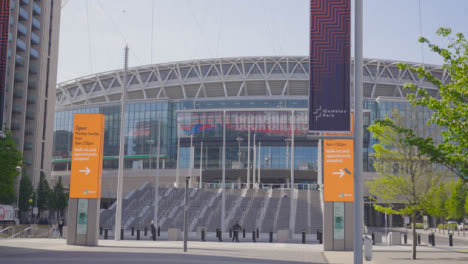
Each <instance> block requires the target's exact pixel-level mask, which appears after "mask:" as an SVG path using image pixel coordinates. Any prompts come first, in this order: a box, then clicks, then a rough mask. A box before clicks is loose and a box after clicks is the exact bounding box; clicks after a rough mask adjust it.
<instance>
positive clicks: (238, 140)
mask: <svg viewBox="0 0 468 264" xmlns="http://www.w3.org/2000/svg"><path fill="white" fill-rule="evenodd" d="M236 140H237V143H239V152H237V155H238V158H239V166H240V162H241V151H240V146H241V142H242V140H244V139H243V138H242V137H240V136H239V137H237V138H236Z"/></svg>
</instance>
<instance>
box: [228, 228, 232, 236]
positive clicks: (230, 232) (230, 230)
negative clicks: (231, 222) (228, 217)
mask: <svg viewBox="0 0 468 264" xmlns="http://www.w3.org/2000/svg"><path fill="white" fill-rule="evenodd" d="M229 238H232V229H231V228H229Z"/></svg>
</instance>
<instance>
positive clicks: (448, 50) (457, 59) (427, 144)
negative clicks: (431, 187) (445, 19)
mask: <svg viewBox="0 0 468 264" xmlns="http://www.w3.org/2000/svg"><path fill="white" fill-rule="evenodd" d="M451 33H452V30H451V29H449V28H440V29H439V30H438V31H437V34H438V35H439V36H441V37H443V38H444V39H446V40H448V41H447V43H449V44H448V45H447V46H446V47H441V46H439V45H436V44H434V43H432V42H430V41H429V40H427V39H426V38H423V37H422V38H420V40H419V41H420V42H421V43H424V44H426V45H428V47H429V48H430V49H431V51H433V52H435V53H437V54H439V55H440V56H441V57H442V58H443V60H444V63H443V66H442V68H443V69H444V70H446V71H447V73H448V76H449V81H448V83H446V84H444V83H443V82H442V80H439V79H437V78H436V77H434V76H433V75H432V73H431V72H430V71H428V70H426V69H425V68H424V67H410V66H408V65H406V64H399V65H398V66H399V68H400V69H402V70H405V69H409V70H411V71H412V72H413V73H415V74H417V75H418V77H419V78H421V79H425V80H426V81H429V82H431V83H433V84H434V85H435V86H436V87H437V88H438V89H439V96H440V98H439V97H433V96H431V95H429V93H428V92H427V91H426V90H425V89H422V88H419V87H418V86H417V85H416V84H412V83H407V84H405V86H404V87H405V88H406V89H411V90H413V91H414V92H415V93H413V94H412V93H409V94H408V95H407V98H408V99H409V101H410V102H411V104H413V105H415V106H416V105H419V106H424V107H427V108H429V109H431V110H432V111H433V115H432V118H431V119H430V121H429V123H431V124H437V125H438V126H440V127H443V128H444V131H443V132H442V133H441V134H442V142H441V143H436V142H435V141H434V140H433V139H432V138H424V137H418V136H417V135H415V134H414V133H413V134H411V133H409V131H404V132H403V133H404V134H406V142H407V143H408V144H411V145H413V146H417V147H418V148H419V150H420V151H421V152H422V153H424V154H426V155H428V156H429V157H430V158H431V160H432V161H435V162H438V163H441V164H444V165H445V166H447V167H448V168H450V169H451V170H452V171H454V172H456V173H457V174H458V175H459V176H460V177H463V176H465V177H468V151H467V150H468V103H467V102H468V43H467V41H466V39H465V37H464V35H463V34H461V33H457V34H456V35H455V36H453V35H452V34H451Z"/></svg>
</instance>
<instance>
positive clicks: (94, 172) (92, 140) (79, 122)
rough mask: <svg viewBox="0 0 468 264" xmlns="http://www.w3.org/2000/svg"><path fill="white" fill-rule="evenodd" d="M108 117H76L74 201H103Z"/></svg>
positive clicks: (72, 192)
mask: <svg viewBox="0 0 468 264" xmlns="http://www.w3.org/2000/svg"><path fill="white" fill-rule="evenodd" d="M103 144H104V115H103V114H75V121H74V124H73V148H72V163H71V176H70V198H101V174H102V154H103V153H102V151H103Z"/></svg>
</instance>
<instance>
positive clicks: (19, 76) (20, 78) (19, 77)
mask: <svg viewBox="0 0 468 264" xmlns="http://www.w3.org/2000/svg"><path fill="white" fill-rule="evenodd" d="M15 81H16V82H20V83H21V82H24V75H23V74H22V73H21V72H19V71H17V72H15Z"/></svg>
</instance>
